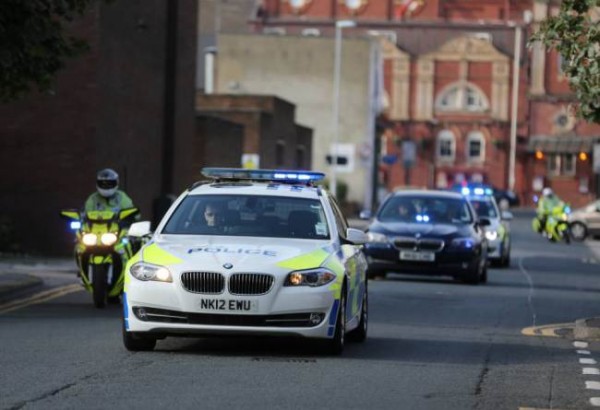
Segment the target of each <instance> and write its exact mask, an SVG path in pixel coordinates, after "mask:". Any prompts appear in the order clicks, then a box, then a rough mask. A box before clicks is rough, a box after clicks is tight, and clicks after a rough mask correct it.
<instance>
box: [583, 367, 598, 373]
mask: <svg viewBox="0 0 600 410" xmlns="http://www.w3.org/2000/svg"><path fill="white" fill-rule="evenodd" d="M581 373H582V374H600V369H596V368H595V367H584V368H583V369H582V371H581Z"/></svg>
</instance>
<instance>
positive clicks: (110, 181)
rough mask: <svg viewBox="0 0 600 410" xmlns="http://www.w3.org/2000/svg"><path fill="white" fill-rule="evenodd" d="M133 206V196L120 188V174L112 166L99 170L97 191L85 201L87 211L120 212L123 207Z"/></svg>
mask: <svg viewBox="0 0 600 410" xmlns="http://www.w3.org/2000/svg"><path fill="white" fill-rule="evenodd" d="M133 206H134V205H133V201H132V200H131V198H130V197H129V196H128V195H127V194H126V193H125V192H123V191H121V190H119V174H117V172H116V171H115V170H113V169H110V168H105V169H103V170H100V171H98V174H97V175H96V192H94V193H93V194H91V195H90V196H89V197H88V199H87V200H86V201H85V206H84V209H85V211H86V212H89V211H112V212H119V211H120V210H122V209H126V208H133Z"/></svg>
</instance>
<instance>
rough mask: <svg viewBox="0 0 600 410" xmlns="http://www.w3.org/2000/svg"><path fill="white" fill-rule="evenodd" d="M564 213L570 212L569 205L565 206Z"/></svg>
mask: <svg viewBox="0 0 600 410" xmlns="http://www.w3.org/2000/svg"><path fill="white" fill-rule="evenodd" d="M565 213H566V214H570V213H571V207H570V206H565Z"/></svg>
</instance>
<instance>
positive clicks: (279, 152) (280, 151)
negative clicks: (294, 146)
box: [275, 140, 285, 167]
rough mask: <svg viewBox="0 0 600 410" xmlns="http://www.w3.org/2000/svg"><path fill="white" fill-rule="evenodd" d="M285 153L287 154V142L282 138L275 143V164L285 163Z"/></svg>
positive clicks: (281, 164)
mask: <svg viewBox="0 0 600 410" xmlns="http://www.w3.org/2000/svg"><path fill="white" fill-rule="evenodd" d="M284 155H285V142H283V141H282V140H279V141H277V144H275V166H276V167H281V166H283V165H284Z"/></svg>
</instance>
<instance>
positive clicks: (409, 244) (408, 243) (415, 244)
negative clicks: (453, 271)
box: [394, 238, 444, 252]
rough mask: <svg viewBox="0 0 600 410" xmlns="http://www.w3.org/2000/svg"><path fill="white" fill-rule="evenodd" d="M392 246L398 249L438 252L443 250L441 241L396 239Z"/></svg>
mask: <svg viewBox="0 0 600 410" xmlns="http://www.w3.org/2000/svg"><path fill="white" fill-rule="evenodd" d="M394 246H395V247H396V248H398V249H409V250H417V251H432V252H439V251H441V250H442V249H443V248H444V241H443V240H441V239H427V238H425V239H417V238H396V239H395V240H394Z"/></svg>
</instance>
